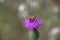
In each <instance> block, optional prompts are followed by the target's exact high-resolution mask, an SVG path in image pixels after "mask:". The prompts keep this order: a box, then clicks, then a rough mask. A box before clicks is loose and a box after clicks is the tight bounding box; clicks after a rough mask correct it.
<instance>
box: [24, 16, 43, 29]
mask: <svg viewBox="0 0 60 40" xmlns="http://www.w3.org/2000/svg"><path fill="white" fill-rule="evenodd" d="M42 24H43V22H42V21H41V20H39V18H38V17H37V16H31V17H28V18H26V19H25V20H24V26H25V27H26V28H27V29H29V30H34V29H37V28H39V26H41V25H42Z"/></svg>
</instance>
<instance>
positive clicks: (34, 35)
mask: <svg viewBox="0 0 60 40" xmlns="http://www.w3.org/2000/svg"><path fill="white" fill-rule="evenodd" d="M38 38H39V32H38V31H37V30H33V31H29V40H38Z"/></svg>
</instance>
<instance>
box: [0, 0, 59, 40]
mask: <svg viewBox="0 0 60 40" xmlns="http://www.w3.org/2000/svg"><path fill="white" fill-rule="evenodd" d="M29 15H37V16H38V17H39V18H40V19H41V20H42V21H43V22H44V23H43V25H42V26H41V28H39V29H38V31H39V33H40V37H39V40H60V0H0V40H29V39H28V31H29V30H28V29H26V28H25V27H24V26H23V24H22V21H23V20H24V18H25V17H26V16H29Z"/></svg>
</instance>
